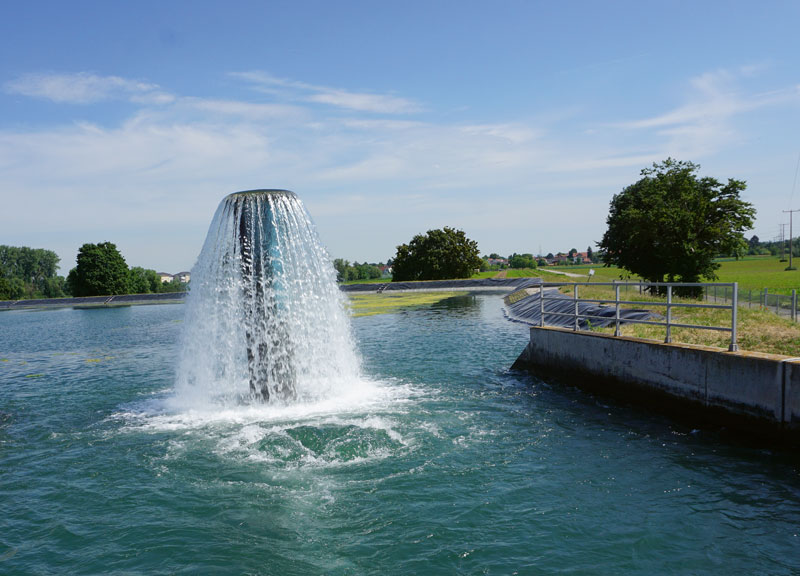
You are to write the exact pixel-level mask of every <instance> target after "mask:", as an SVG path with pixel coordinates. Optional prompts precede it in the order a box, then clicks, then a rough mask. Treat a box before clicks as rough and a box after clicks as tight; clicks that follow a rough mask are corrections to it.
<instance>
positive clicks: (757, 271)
mask: <svg viewBox="0 0 800 576" xmlns="http://www.w3.org/2000/svg"><path fill="white" fill-rule="evenodd" d="M720 264H721V266H720V268H719V270H717V275H718V276H719V280H718V282H738V283H739V290H753V291H754V292H755V291H760V290H763V289H764V288H768V289H769V291H770V292H771V293H772V294H791V293H792V290H793V289H794V290H800V270H791V271H787V270H785V268H786V267H787V266H788V264H789V263H788V262H781V261H780V259H779V258H777V257H774V256H766V257H755V258H745V259H743V260H738V261H736V260H728V261H723V262H720ZM793 264H795V265H800V262H794V263H793Z"/></svg>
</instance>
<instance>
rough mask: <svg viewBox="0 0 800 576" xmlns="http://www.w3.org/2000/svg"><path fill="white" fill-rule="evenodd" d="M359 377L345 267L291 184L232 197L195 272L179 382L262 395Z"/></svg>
mask: <svg viewBox="0 0 800 576" xmlns="http://www.w3.org/2000/svg"><path fill="white" fill-rule="evenodd" d="M356 376H357V362H356V359H355V352H354V349H353V344H352V339H351V337H350V330H349V323H348V319H347V316H346V314H345V313H344V310H343V305H342V297H341V295H340V294H339V290H338V287H337V285H336V274H335V271H334V269H333V265H332V264H331V262H330V259H329V258H328V255H327V253H326V251H325V250H324V248H323V247H322V245H321V243H320V242H319V239H318V237H317V234H316V231H315V229H314V226H313V223H312V222H311V219H310V217H309V216H308V213H307V212H306V210H305V208H304V207H303V205H302V203H301V202H300V200H299V199H298V198H297V196H296V195H295V194H294V193H293V192H290V191H288V190H251V191H246V192H236V193H234V194H230V195H228V196H226V197H225V198H224V199H223V200H222V202H221V203H220V205H219V208H218V209H217V212H216V214H215V216H214V219H213V221H212V223H211V226H210V227H209V231H208V235H207V237H206V242H205V244H204V246H203V250H202V252H201V254H200V257H199V258H198V261H197V264H196V265H195V269H194V270H193V272H192V283H191V290H190V294H189V298H188V300H187V314H186V326H185V329H184V333H183V346H182V355H181V361H180V363H179V374H178V382H179V386H180V387H182V388H184V389H192V390H197V389H198V387H199V388H201V389H202V388H210V389H211V391H212V393H213V394H215V395H218V394H220V393H222V394H223V395H227V396H231V395H232V396H237V397H241V396H242V395H243V383H245V382H246V383H247V394H249V396H250V397H251V398H253V399H256V400H260V401H265V402H266V401H280V402H291V401H295V400H298V399H308V398H316V397H319V396H320V395H321V394H324V393H325V391H326V390H327V389H330V387H331V386H332V385H334V384H335V383H337V382H341V381H343V380H347V379H348V378H354V377H356Z"/></svg>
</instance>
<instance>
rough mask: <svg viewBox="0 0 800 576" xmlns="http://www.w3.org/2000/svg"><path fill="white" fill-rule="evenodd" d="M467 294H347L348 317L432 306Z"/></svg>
mask: <svg viewBox="0 0 800 576" xmlns="http://www.w3.org/2000/svg"><path fill="white" fill-rule="evenodd" d="M466 294H467V292H422V291H420V292H401V293H391V292H388V293H387V292H384V293H381V294H375V293H372V292H370V293H367V294H360V293H349V294H348V295H347V296H348V299H349V303H348V305H349V308H350V315H351V316H352V317H353V318H358V317H360V316H372V315H375V314H390V313H392V312H398V311H400V310H402V309H409V308H422V307H426V306H432V305H434V304H437V303H439V302H441V301H442V300H446V299H448V298H453V297H454V296H464V295H466Z"/></svg>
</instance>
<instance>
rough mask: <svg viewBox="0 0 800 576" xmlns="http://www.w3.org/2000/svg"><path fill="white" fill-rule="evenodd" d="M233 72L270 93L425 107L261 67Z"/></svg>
mask: <svg viewBox="0 0 800 576" xmlns="http://www.w3.org/2000/svg"><path fill="white" fill-rule="evenodd" d="M232 76H235V77H237V78H240V79H243V80H247V81H248V82H251V83H252V84H254V85H255V87H256V89H257V90H260V91H263V92H265V93H268V94H286V95H287V97H290V98H293V99H296V100H298V101H302V102H314V103H317V104H328V105H330V106H334V107H337V108H344V109H346V110H353V111H357V112H369V113H374V114H414V113H417V112H421V111H422V110H423V108H422V106H420V105H419V104H418V103H416V102H414V101H413V100H409V99H407V98H401V97H398V96H393V95H390V94H373V93H367V92H352V91H350V90H343V89H341V88H332V87H329V86H320V85H316V84H309V83H306V82H299V81H297V80H288V79H285V78H276V77H274V76H272V75H270V74H267V73H265V72H260V71H250V72H234V73H232Z"/></svg>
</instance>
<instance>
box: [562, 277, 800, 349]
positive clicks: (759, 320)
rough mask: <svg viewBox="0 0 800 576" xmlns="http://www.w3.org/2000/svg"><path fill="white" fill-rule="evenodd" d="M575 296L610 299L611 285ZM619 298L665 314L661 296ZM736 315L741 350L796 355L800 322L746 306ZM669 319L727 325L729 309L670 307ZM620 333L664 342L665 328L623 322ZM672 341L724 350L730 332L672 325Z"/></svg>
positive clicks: (567, 289)
mask: <svg viewBox="0 0 800 576" xmlns="http://www.w3.org/2000/svg"><path fill="white" fill-rule="evenodd" d="M561 290H562V292H565V293H568V294H570V295H571V294H572V287H571V286H565V287H562V288H561ZM579 297H581V298H590V299H597V300H603V299H608V300H609V301H613V299H614V292H613V288H612V287H606V286H602V287H601V286H596V287H586V286H581V287H580V288H579ZM620 297H621V298H622V299H625V300H630V301H634V302H637V304H634V305H623V306H622V307H623V308H643V309H647V310H652V311H653V312H658V313H660V314H662V315H664V314H665V310H666V308H665V307H664V306H659V305H657V303H665V302H666V300H665V299H664V298H662V297H657V296H648V295H640V294H638V293H637V292H635V291H630V292H628V293H623V294H621V295H620ZM673 301H674V302H676V303H689V304H691V303H697V302H698V301H697V300H693V299H681V298H674V299H673ZM737 316H738V326H737V332H738V338H737V341H738V345H739V348H740V349H741V350H747V351H750V352H766V353H769V354H783V355H786V356H800V324H798V323H795V322H792V321H791V320H789V319H786V318H781V317H779V316H776V315H775V314H774V313H772V312H770V311H768V310H763V309H758V308H754V309H748V308H743V307H741V306H740V307H739V309H738V311H737ZM672 321H673V322H674V323H677V324H694V325H700V326H719V327H730V325H731V313H730V310H724V309H721V310H717V309H707V308H673V309H672ZM595 330H596V331H599V332H606V333H613V332H614V329H613V327H611V328H598V329H595ZM621 332H622V335H623V336H633V337H636V338H645V339H648V340H656V341H661V342H663V341H664V338H665V336H666V329H665V328H664V327H663V326H648V325H642V324H625V325H623V326H622V327H621ZM671 333H672V341H673V342H682V343H685V344H699V345H703V346H714V347H718V348H722V349H725V350H727V349H728V345H729V344H730V333H728V332H718V331H714V330H701V329H696V328H672V330H671Z"/></svg>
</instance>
